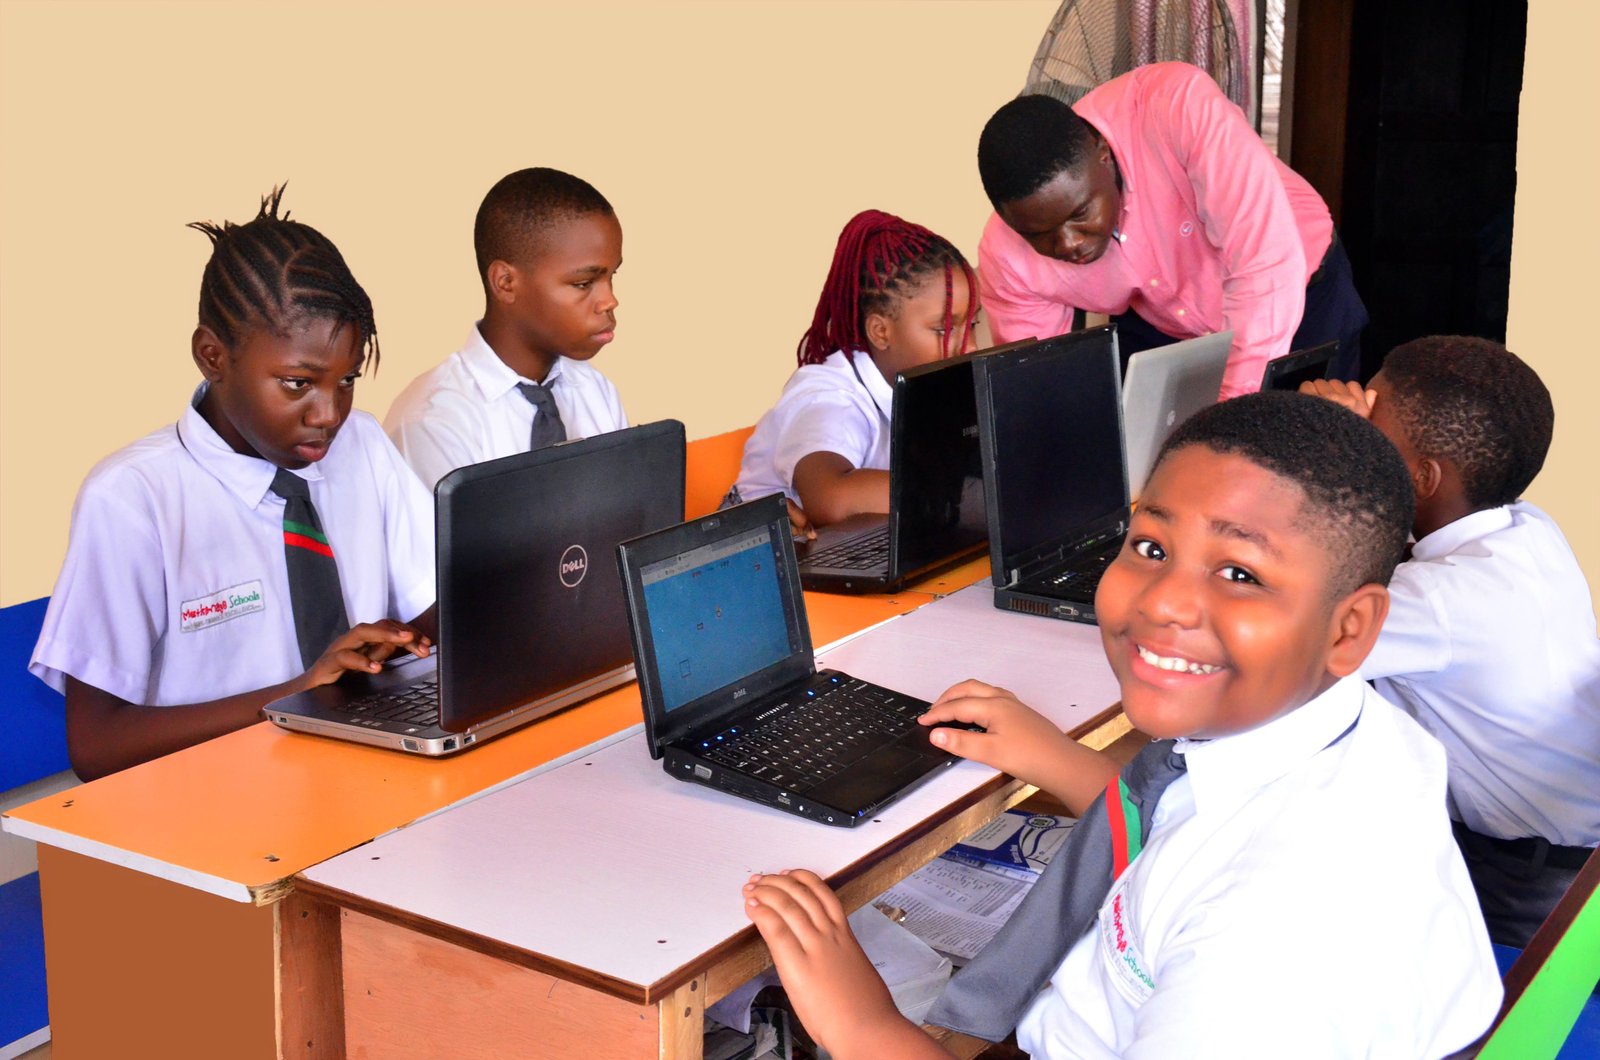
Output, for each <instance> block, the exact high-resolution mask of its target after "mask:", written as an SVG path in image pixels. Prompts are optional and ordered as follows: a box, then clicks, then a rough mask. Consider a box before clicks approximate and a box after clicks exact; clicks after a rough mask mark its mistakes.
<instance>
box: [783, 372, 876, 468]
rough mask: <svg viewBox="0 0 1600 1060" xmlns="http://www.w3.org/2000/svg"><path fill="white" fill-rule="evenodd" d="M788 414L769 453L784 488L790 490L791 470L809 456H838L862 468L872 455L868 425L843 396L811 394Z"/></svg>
mask: <svg viewBox="0 0 1600 1060" xmlns="http://www.w3.org/2000/svg"><path fill="white" fill-rule="evenodd" d="M785 411H786V412H788V416H787V418H786V421H785V422H784V424H783V427H782V429H781V430H780V432H779V434H778V444H777V447H776V448H775V449H774V450H773V454H772V462H773V468H774V470H775V471H776V472H777V475H778V478H779V479H780V480H781V481H782V482H783V484H784V486H785V488H787V489H789V490H791V491H792V490H793V489H794V469H795V466H796V465H797V464H799V463H800V461H802V460H804V459H805V458H806V457H808V456H810V455H811V454H812V453H838V454H839V455H840V456H842V457H844V458H845V459H846V460H848V461H850V466H851V467H854V468H858V469H859V468H861V467H864V466H866V464H867V461H868V459H869V458H870V457H871V456H872V448H873V444H872V443H873V431H872V427H873V425H872V423H871V421H870V420H869V419H868V418H867V416H866V415H864V414H863V413H862V411H861V409H860V408H859V407H858V406H857V405H855V404H854V403H853V402H851V401H850V399H849V398H848V397H846V396H845V395H842V394H839V395H834V394H814V395H811V396H810V397H805V398H802V399H800V401H799V402H797V407H796V408H794V409H793V410H792V411H790V410H785Z"/></svg>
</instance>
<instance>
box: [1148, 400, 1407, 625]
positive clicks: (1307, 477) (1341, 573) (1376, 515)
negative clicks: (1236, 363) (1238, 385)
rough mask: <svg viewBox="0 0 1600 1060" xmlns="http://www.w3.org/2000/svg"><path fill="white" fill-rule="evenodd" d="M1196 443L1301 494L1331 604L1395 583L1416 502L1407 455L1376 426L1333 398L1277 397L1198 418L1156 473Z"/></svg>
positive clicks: (1171, 442) (1181, 430)
mask: <svg viewBox="0 0 1600 1060" xmlns="http://www.w3.org/2000/svg"><path fill="white" fill-rule="evenodd" d="M1196 445H1199V446H1205V447H1206V448H1207V449H1210V450H1211V451H1213V452H1216V453H1226V454H1232V455H1237V456H1241V457H1243V458H1244V459H1246V460H1248V461H1250V462H1251V463H1253V464H1256V465H1258V466H1259V467H1262V468H1265V469H1266V470H1268V471H1270V472H1272V473H1273V474H1274V475H1277V476H1279V477H1280V478H1284V479H1287V480H1288V481H1290V482H1293V483H1294V484H1295V485H1296V486H1299V487H1300V489H1301V490H1302V491H1303V492H1304V493H1305V497H1306V500H1305V511H1304V512H1303V515H1304V517H1305V519H1306V521H1307V524H1308V527H1307V528H1308V530H1309V531H1310V532H1311V533H1312V534H1314V535H1315V536H1317V537H1319V538H1321V539H1322V540H1323V542H1324V543H1325V544H1326V547H1327V550H1328V557H1329V560H1330V563H1329V568H1330V577H1329V585H1328V588H1329V591H1330V593H1331V596H1332V598H1334V599H1337V598H1338V597H1341V596H1343V595H1345V594H1346V593H1349V592H1351V591H1353V590H1354V589H1356V588H1358V587H1360V586H1362V585H1367V584H1369V583H1376V584H1378V585H1388V584H1389V578H1390V576H1391V575H1392V574H1393V573H1394V568H1395V565H1396V564H1398V563H1399V562H1400V560H1401V559H1402V557H1403V556H1404V553H1405V547H1406V537H1407V536H1408V535H1409V533H1410V531H1411V520H1412V518H1413V517H1414V514H1415V509H1416V494H1415V493H1414V492H1413V490H1412V488H1411V476H1410V474H1409V473H1408V472H1407V471H1406V464H1405V461H1404V460H1402V459H1401V457H1400V452H1399V450H1397V449H1396V448H1395V447H1394V446H1393V445H1392V444H1391V443H1390V442H1389V439H1387V438H1385V437H1384V436H1383V433H1382V432H1381V431H1379V430H1378V428H1376V427H1374V426H1373V425H1372V424H1371V423H1368V422H1367V421H1366V420H1365V419H1363V418H1362V417H1360V416H1358V415H1356V414H1355V413H1354V412H1351V411H1350V410H1349V409H1346V408H1344V407H1343V406H1341V405H1338V404H1336V403H1334V402H1332V401H1328V400H1327V399H1326V398H1318V397H1312V396H1310V395H1309V394H1299V393H1294V392H1291V391H1283V390H1274V391H1268V392H1265V393H1260V394H1245V395H1242V396H1240V397H1236V398H1231V399H1229V400H1227V401H1223V402H1221V403H1219V404H1216V405H1212V406H1211V407H1209V408H1206V409H1202V410H1201V411H1199V412H1197V413H1195V414H1194V415H1193V416H1191V417H1190V418H1189V419H1187V420H1185V421H1184V422H1183V423H1182V424H1180V425H1179V427H1178V429H1177V430H1176V431H1174V432H1173V433H1172V436H1171V437H1169V438H1168V439H1167V441H1166V444H1164V445H1163V446H1162V447H1161V453H1160V455H1159V456H1157V458H1156V467H1160V466H1161V464H1162V463H1163V462H1165V461H1166V459H1167V458H1168V457H1170V456H1171V455H1172V454H1173V453H1176V452H1178V451H1179V450H1181V449H1187V448H1189V447H1191V446H1196Z"/></svg>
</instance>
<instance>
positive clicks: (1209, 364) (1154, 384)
mask: <svg viewBox="0 0 1600 1060" xmlns="http://www.w3.org/2000/svg"><path fill="white" fill-rule="evenodd" d="M1232 345H1233V332H1231V331H1224V332H1220V333H1218V334H1216V335H1201V336H1200V337H1199V338H1197V339H1186V340H1185V341H1183V342H1174V343H1173V344H1172V345H1170V346H1157V347H1155V348H1154V349H1149V350H1141V351H1140V352H1138V353H1136V354H1134V355H1133V356H1132V357H1131V358H1129V360H1128V370H1127V372H1126V373H1125V374H1124V375H1123V377H1122V435H1123V438H1124V439H1125V440H1126V443H1127V451H1128V494H1129V496H1131V497H1138V496H1139V495H1140V494H1141V493H1143V492H1144V484H1145V480H1146V479H1148V478H1149V477H1150V469H1151V468H1152V467H1154V466H1155V462H1156V454H1157V453H1159V452H1160V451H1161V443H1163V442H1165V441H1166V440H1167V435H1169V434H1171V433H1172V432H1173V430H1174V429H1175V428H1176V427H1177V426H1178V424H1180V423H1182V422H1183V421H1184V420H1186V419H1188V418H1189V417H1190V416H1193V415H1194V414H1195V413H1196V412H1199V411H1200V410H1201V409H1203V408H1205V407H1206V406H1207V405H1215V404H1216V403H1217V392H1218V391H1220V390H1221V389H1222V373H1223V372H1224V371H1225V370H1226V369H1227V367H1228V348H1229V347H1230V346H1232Z"/></svg>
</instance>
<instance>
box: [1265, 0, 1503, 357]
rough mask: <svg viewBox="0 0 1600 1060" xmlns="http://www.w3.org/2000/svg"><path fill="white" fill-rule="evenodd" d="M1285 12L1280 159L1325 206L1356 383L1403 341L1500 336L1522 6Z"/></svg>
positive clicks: (1397, 4)
mask: <svg viewBox="0 0 1600 1060" xmlns="http://www.w3.org/2000/svg"><path fill="white" fill-rule="evenodd" d="M1299 14H1300V18H1299V32H1298V33H1297V36H1296V47H1297V55H1298V57H1299V58H1298V61H1297V64H1296V71H1295V75H1294V76H1295V86H1294V100H1295V103H1294V108H1295V109H1294V115H1293V121H1294V135H1293V139H1292V141H1291V144H1292V150H1293V155H1292V157H1291V160H1290V162H1291V164H1292V165H1294V167H1295V168H1296V169H1297V170H1299V171H1300V172H1302V173H1304V174H1305V175H1306V177H1307V179H1308V180H1310V181H1311V182H1312V183H1313V185H1315V186H1316V187H1317V189H1318V190H1319V191H1321V192H1322V193H1323V197H1324V198H1326V199H1327V200H1328V203H1329V206H1330V207H1331V208H1332V209H1334V211H1335V213H1334V219H1335V221H1336V222H1337V223H1338V225H1339V231H1340V234H1341V236H1342V238H1343V239H1344V241H1345V246H1346V248H1347V249H1348V251H1349V254H1350V261H1351V266H1352V268H1353V270H1354V273H1355V279H1356V286H1357V288H1358V289H1359V290H1360V292H1361V296H1362V298H1363V300H1364V301H1365V302H1366V304H1367V309H1368V310H1369V311H1370V313H1371V314H1372V324H1371V325H1370V326H1369V327H1368V329H1367V332H1366V335H1365V336H1364V338H1363V340H1362V375H1363V377H1364V378H1365V377H1368V376H1370V375H1371V374H1372V373H1373V372H1375V371H1376V370H1377V369H1378V366H1379V365H1380V364H1381V363H1382V360H1383V357H1384V356H1385V355H1386V354H1387V353H1388V352H1389V350H1390V349H1392V348H1393V347H1395V346H1396V345H1399V344H1400V343H1402V342H1405V341H1407V340H1409V339H1413V338H1416V337H1417V336H1419V335H1430V334H1468V335H1482V336H1485V337H1488V338H1493V339H1499V340H1501V341H1504V339H1505V331H1506V309H1507V297H1508V292H1509V288H1510V282H1511V229H1512V206H1513V203H1514V200H1515V194H1516V152H1517V104H1518V98H1519V96H1520V93H1521V90H1522V60H1523V51H1524V44H1525V38H1526V33H1527V19H1528V5H1527V3H1526V2H1525V0H1301V3H1300V6H1299ZM1341 52H1343V54H1342V55H1341V54H1340V53H1341ZM1341 65H1342V66H1343V69H1342V70H1341V69H1340V66H1341ZM1341 103H1342V107H1341ZM1341 109H1342V110H1343V120H1342V121H1340V110H1341ZM1340 126H1342V127H1340Z"/></svg>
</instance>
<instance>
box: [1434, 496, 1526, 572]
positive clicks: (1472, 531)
mask: <svg viewBox="0 0 1600 1060" xmlns="http://www.w3.org/2000/svg"><path fill="white" fill-rule="evenodd" d="M1510 525H1511V506H1510V505H1501V506H1500V507H1498V508H1485V509H1484V510H1483V511H1481V512H1473V513H1472V514H1471V515H1463V516H1462V517H1461V518H1459V519H1457V520H1456V521H1455V522H1453V523H1446V524H1444V525H1443V526H1441V527H1439V529H1437V530H1435V531H1434V532H1433V533H1431V534H1429V535H1428V536H1427V537H1425V538H1423V539H1422V540H1420V541H1418V542H1417V543H1416V544H1415V545H1412V546H1411V558H1412V559H1421V560H1430V559H1438V558H1439V557H1440V556H1448V555H1449V554H1450V553H1452V552H1454V551H1456V550H1457V549H1458V548H1460V547H1461V546H1462V545H1464V544H1466V543H1467V542H1468V541H1476V540H1477V539H1478V538H1480V537H1488V536H1489V535H1490V534H1493V533H1497V532H1499V531H1501V530H1504V529H1505V528H1506V527H1508V526H1510Z"/></svg>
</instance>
